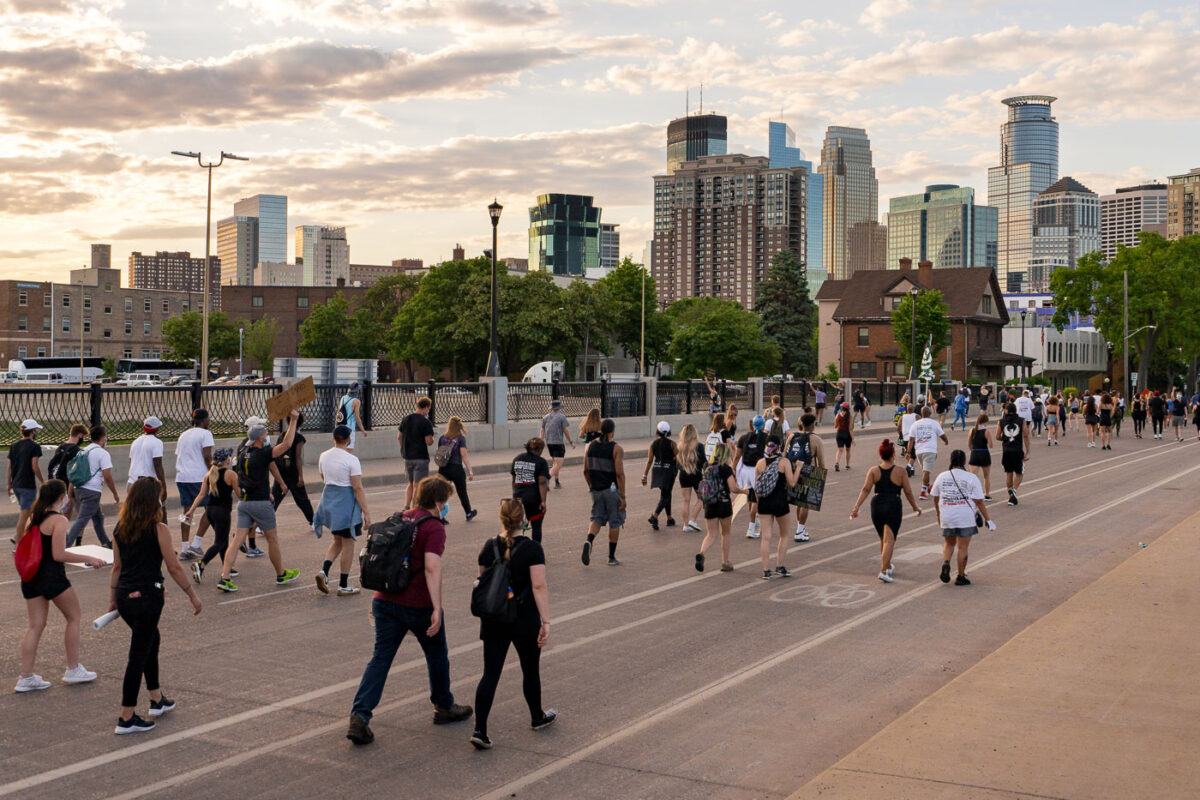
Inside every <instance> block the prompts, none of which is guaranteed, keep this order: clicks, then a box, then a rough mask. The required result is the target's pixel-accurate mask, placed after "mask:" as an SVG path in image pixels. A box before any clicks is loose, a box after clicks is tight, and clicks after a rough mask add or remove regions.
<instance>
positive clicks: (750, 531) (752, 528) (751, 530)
mask: <svg viewBox="0 0 1200 800" xmlns="http://www.w3.org/2000/svg"><path fill="white" fill-rule="evenodd" d="M760 536H761V534H760V533H759V532H758V525H757V523H753V522H752V523H750V525H749V526H747V528H746V538H747V539H758V538H759V537H760Z"/></svg>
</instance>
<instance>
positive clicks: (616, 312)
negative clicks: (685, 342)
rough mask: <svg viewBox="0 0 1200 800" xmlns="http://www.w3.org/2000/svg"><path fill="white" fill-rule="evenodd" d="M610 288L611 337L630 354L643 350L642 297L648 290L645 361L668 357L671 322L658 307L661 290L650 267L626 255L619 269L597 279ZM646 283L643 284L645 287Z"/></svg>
mask: <svg viewBox="0 0 1200 800" xmlns="http://www.w3.org/2000/svg"><path fill="white" fill-rule="evenodd" d="M600 287H603V288H602V289H601V291H604V292H607V296H608V302H609V304H610V307H611V311H612V317H611V319H610V320H609V323H610V328H609V330H608V333H609V335H610V336H611V337H612V340H613V342H614V343H615V344H617V345H618V346H619V347H621V349H623V350H624V351H625V352H626V353H628V354H629V356H630V358H635V359H636V358H640V357H641V352H642V300H643V292H644V293H645V309H646V320H645V325H646V362H647V363H648V364H652V363H655V362H658V361H662V360H664V359H665V358H666V357H667V348H668V346H669V345H670V341H671V325H670V322H669V321H668V320H667V319H666V318H665V317H664V316H663V314H662V312H661V311H659V308H658V293H657V289H656V287H655V284H654V278H653V277H651V276H650V274H649V270H646V269H643V268H642V267H639V266H638V265H637V264H635V263H633V259H631V258H628V257H626V258H624V259H622V261H621V263H620V264H618V265H617V267H616V269H614V270H612V271H611V272H609V273H608V274H607V275H605V276H604V277H603V278H601V279H600V280H599V281H598V282H597V288H600ZM643 287H644V288H643Z"/></svg>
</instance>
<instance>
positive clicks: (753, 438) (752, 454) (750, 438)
mask: <svg viewBox="0 0 1200 800" xmlns="http://www.w3.org/2000/svg"><path fill="white" fill-rule="evenodd" d="M766 443H767V435H766V434H765V433H747V434H744V435H743V436H742V438H741V439H739V440H738V445H737V446H738V452H740V453H741V454H742V463H743V464H745V465H746V466H747V467H753V466H756V465H757V464H758V460H759V459H760V458H762V454H763V447H764V446H765V445H766Z"/></svg>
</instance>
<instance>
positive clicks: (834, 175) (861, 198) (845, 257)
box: [820, 125, 879, 280]
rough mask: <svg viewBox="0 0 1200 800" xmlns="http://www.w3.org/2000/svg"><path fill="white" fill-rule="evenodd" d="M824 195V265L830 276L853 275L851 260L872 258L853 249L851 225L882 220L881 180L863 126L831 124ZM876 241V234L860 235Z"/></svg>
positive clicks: (827, 134) (824, 149)
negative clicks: (873, 162)
mask: <svg viewBox="0 0 1200 800" xmlns="http://www.w3.org/2000/svg"><path fill="white" fill-rule="evenodd" d="M820 172H821V176H822V177H823V179H824V182H825V185H824V196H823V202H822V208H821V214H822V216H821V265H822V266H823V267H824V269H825V274H826V276H827V277H828V278H836V279H840V280H844V279H846V278H849V277H850V273H851V271H852V270H851V268H850V264H851V262H852V261H854V262H858V263H863V262H866V261H869V260H870V259H869V258H867V257H866V255H867V254H859V255H858V256H857V257H855V258H854V259H852V258H851V253H850V236H849V232H850V229H851V228H853V227H854V226H855V225H857V224H858V223H860V222H876V223H877V222H878V221H879V181H877V180H876V179H875V167H874V166H873V165H872V162H871V140H870V139H869V138H868V137H867V132H866V131H865V130H863V129H862V128H843V127H841V126H838V125H833V126H830V127H829V129H828V130H827V131H826V132H825V142H824V145H823V146H822V147H821V168H820ZM858 238H859V239H861V240H862V241H863V242H865V243H873V242H874V241H875V240H874V238H873V235H867V236H862V237H858Z"/></svg>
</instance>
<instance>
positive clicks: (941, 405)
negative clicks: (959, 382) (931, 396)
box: [934, 392, 950, 427]
mask: <svg viewBox="0 0 1200 800" xmlns="http://www.w3.org/2000/svg"><path fill="white" fill-rule="evenodd" d="M934 411H935V412H936V413H937V422H938V425H941V426H943V427H944V426H945V425H946V414H947V413H949V411H950V398H948V397H946V393H945V392H938V396H937V400H936V401H934Z"/></svg>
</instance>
